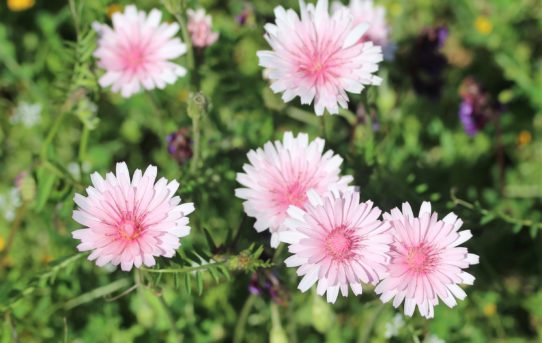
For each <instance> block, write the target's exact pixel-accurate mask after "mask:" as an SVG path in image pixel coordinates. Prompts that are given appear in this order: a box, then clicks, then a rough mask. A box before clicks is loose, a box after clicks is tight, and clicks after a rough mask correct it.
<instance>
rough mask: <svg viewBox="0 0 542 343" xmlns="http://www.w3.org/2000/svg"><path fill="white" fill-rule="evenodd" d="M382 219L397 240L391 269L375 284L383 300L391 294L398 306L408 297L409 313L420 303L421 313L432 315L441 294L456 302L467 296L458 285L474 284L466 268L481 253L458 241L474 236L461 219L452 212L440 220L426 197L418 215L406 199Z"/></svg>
mask: <svg viewBox="0 0 542 343" xmlns="http://www.w3.org/2000/svg"><path fill="white" fill-rule="evenodd" d="M384 220H385V221H387V222H388V223H389V224H390V225H391V227H392V231H391V232H392V233H393V236H394V242H393V244H392V250H391V261H390V264H389V266H388V275H387V276H386V278H385V279H384V280H383V281H382V282H381V283H380V284H379V285H378V286H377V287H376V289H375V290H376V292H377V293H378V294H381V297H380V299H381V300H382V301H383V302H388V301H389V300H391V299H393V306H395V307H398V306H399V305H400V304H401V303H402V302H403V301H404V303H405V314H406V315H408V316H412V314H413V313H414V310H415V309H416V306H417V307H418V309H419V311H420V313H421V315H422V316H423V317H426V318H432V317H433V316H434V306H436V305H437V304H438V303H439V299H440V300H442V301H443V302H444V303H445V304H446V305H448V306H449V307H454V306H455V305H456V304H457V302H456V298H457V299H460V300H462V299H464V298H465V297H466V296H467V295H466V293H465V292H464V291H463V290H462V289H461V288H460V287H459V286H458V285H459V284H466V285H472V284H473V282H474V276H472V275H471V274H469V273H467V272H465V271H464V269H466V268H468V267H469V266H470V265H472V264H477V263H478V260H479V259H478V256H477V255H474V254H470V253H469V252H468V251H467V248H463V247H459V245H460V244H462V243H464V242H466V241H467V240H469V239H470V238H471V237H472V234H471V232H470V231H469V230H463V231H459V228H460V227H461V225H462V224H463V222H462V221H461V219H459V218H458V217H457V216H456V215H455V214H453V213H450V214H448V215H447V216H446V217H444V218H443V219H442V220H438V217H437V213H435V212H433V213H432V212H431V204H430V203H429V202H424V203H423V204H422V206H421V208H420V213H419V215H418V217H414V214H413V213H412V209H411V207H410V205H409V204H408V203H404V204H403V210H402V211H400V210H399V209H398V208H395V209H393V210H392V211H391V213H386V214H384Z"/></svg>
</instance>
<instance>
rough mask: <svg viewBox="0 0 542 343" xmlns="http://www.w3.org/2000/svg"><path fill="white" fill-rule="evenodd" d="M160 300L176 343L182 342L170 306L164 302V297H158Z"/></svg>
mask: <svg viewBox="0 0 542 343" xmlns="http://www.w3.org/2000/svg"><path fill="white" fill-rule="evenodd" d="M156 297H157V298H158V301H159V302H160V305H161V306H162V309H163V310H164V312H165V313H166V317H167V319H168V321H169V325H170V326H171V331H172V333H173V339H174V340H173V341H174V342H181V338H180V333H179V331H178V330H177V324H176V323H175V318H173V315H172V314H171V311H170V310H169V306H168V304H167V303H166V301H165V300H164V297H162V296H158V295H157V296H156Z"/></svg>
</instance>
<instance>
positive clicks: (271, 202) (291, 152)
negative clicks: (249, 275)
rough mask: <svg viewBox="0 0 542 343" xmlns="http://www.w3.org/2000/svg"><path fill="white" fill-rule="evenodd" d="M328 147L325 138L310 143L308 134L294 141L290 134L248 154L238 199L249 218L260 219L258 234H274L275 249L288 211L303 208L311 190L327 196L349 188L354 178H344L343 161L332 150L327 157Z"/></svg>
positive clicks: (299, 136) (256, 225)
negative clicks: (341, 168) (326, 149)
mask: <svg viewBox="0 0 542 343" xmlns="http://www.w3.org/2000/svg"><path fill="white" fill-rule="evenodd" d="M324 144H325V141H324V140H323V139H321V138H316V139H315V140H313V141H311V142H309V136H308V135H307V134H306V133H300V134H299V135H298V136H297V137H294V136H293V134H292V133H291V132H286V133H285V134H284V139H283V141H282V142H280V141H275V142H267V143H265V145H264V146H263V149H262V148H259V149H257V150H251V151H250V152H249V153H248V154H247V156H248V159H249V161H250V164H245V165H244V166H243V169H244V171H245V172H244V173H238V174H237V181H238V182H239V183H240V184H241V185H243V186H244V187H243V188H238V189H236V190H235V195H236V196H237V197H238V198H241V199H244V200H245V201H244V203H243V207H244V209H245V212H246V214H247V215H248V216H251V217H254V218H256V223H255V224H254V228H255V229H256V231H258V232H262V231H265V230H268V229H269V231H271V246H272V247H277V246H278V243H279V240H278V235H277V233H278V232H280V231H281V230H283V229H284V219H285V218H286V211H287V209H288V207H289V206H290V205H296V206H298V207H300V208H303V207H304V206H305V204H307V203H308V198H307V191H308V190H309V189H314V191H315V192H317V193H319V194H325V193H327V192H329V191H331V190H332V189H337V190H341V191H344V190H346V189H348V188H349V187H348V183H349V182H351V181H352V177H351V176H340V172H341V170H340V166H341V163H342V161H343V160H342V158H341V157H340V156H339V155H335V154H334V153H333V151H331V150H328V151H326V152H325V153H324Z"/></svg>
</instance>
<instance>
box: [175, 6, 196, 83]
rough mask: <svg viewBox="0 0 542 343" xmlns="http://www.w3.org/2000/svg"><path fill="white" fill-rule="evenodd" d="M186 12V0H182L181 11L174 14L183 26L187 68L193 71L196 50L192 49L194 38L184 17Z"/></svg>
mask: <svg viewBox="0 0 542 343" xmlns="http://www.w3.org/2000/svg"><path fill="white" fill-rule="evenodd" d="M184 13H186V1H185V0H181V6H180V11H175V12H174V13H173V15H174V16H175V19H177V22H179V25H180V26H181V31H182V32H181V33H182V35H183V41H184V44H186V60H187V61H186V68H187V69H188V70H189V71H190V72H191V73H192V72H193V69H194V66H195V64H194V51H193V50H192V39H191V38H190V33H189V32H188V26H187V25H186V20H185V17H184Z"/></svg>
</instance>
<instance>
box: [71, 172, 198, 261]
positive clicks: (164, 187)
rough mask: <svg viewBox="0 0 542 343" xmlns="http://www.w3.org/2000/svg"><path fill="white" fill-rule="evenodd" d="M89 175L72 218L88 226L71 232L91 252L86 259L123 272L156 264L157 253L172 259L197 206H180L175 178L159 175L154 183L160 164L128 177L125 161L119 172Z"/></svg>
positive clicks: (76, 197) (188, 230) (185, 233)
mask: <svg viewBox="0 0 542 343" xmlns="http://www.w3.org/2000/svg"><path fill="white" fill-rule="evenodd" d="M91 179H92V184H93V187H88V188H87V194H88V196H87V197H85V196H82V195H80V194H75V197H74V201H75V203H76V204H77V205H78V206H79V209H78V210H75V211H74V212H73V219H74V220H75V221H76V222H78V223H79V224H81V225H83V226H85V228H84V229H80V230H76V231H74V232H73V233H72V235H73V238H75V239H79V240H81V244H79V245H78V246H77V249H78V250H79V251H88V250H92V253H91V254H90V256H89V257H88V259H89V260H91V261H92V260H96V264H97V265H98V266H103V265H105V264H107V263H111V264H113V265H115V266H116V265H119V264H120V266H121V268H122V270H125V271H129V270H131V269H132V266H135V267H136V268H139V267H141V265H142V264H144V265H145V266H148V267H150V266H153V265H154V264H155V260H154V258H155V257H157V256H165V257H172V256H173V255H174V254H175V250H177V248H178V247H179V246H180V245H181V243H180V242H179V238H180V237H184V236H187V235H188V234H189V233H190V227H189V226H188V218H187V217H186V216H187V215H188V214H190V213H192V211H194V204H192V203H185V204H180V203H181V198H180V197H178V196H175V192H176V191H177V188H178V187H179V183H178V182H177V181H171V182H169V183H168V181H167V180H166V179H165V178H161V179H160V180H158V182H156V183H155V179H156V167H154V166H149V167H148V168H147V170H145V173H142V172H141V170H139V169H137V170H136V171H135V173H134V176H133V178H132V179H131V180H130V174H129V172H128V167H127V166H126V163H124V162H122V163H117V170H116V175H115V174H113V173H108V174H107V175H106V177H105V179H103V178H102V177H101V176H100V174H98V173H94V174H92V175H91Z"/></svg>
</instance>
